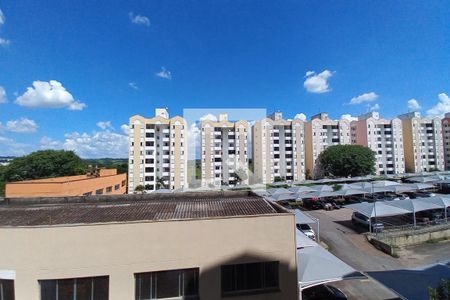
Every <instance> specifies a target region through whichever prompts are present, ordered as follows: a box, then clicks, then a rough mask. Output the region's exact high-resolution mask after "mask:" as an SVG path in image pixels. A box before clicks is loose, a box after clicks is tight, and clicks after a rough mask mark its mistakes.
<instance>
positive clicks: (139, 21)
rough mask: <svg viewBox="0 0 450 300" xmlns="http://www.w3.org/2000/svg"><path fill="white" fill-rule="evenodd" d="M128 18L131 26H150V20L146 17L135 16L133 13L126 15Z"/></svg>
mask: <svg viewBox="0 0 450 300" xmlns="http://www.w3.org/2000/svg"><path fill="white" fill-rule="evenodd" d="M128 16H129V17H130V21H131V23H133V24H138V25H144V26H147V27H148V26H150V19H149V18H148V17H146V16H141V15H135V14H134V13H133V12H130V13H128Z"/></svg>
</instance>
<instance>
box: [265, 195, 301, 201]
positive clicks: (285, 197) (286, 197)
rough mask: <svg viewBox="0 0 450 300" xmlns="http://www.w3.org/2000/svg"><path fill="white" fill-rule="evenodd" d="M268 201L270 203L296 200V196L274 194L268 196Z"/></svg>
mask: <svg viewBox="0 0 450 300" xmlns="http://www.w3.org/2000/svg"><path fill="white" fill-rule="evenodd" d="M269 199H270V200H272V201H282V200H296V199H297V195H296V194H293V193H291V194H275V195H271V196H269Z"/></svg>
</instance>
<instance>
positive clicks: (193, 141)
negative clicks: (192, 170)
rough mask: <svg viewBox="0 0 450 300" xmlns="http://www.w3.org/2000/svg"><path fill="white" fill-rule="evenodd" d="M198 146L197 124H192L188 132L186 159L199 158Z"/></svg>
mask: <svg viewBox="0 0 450 300" xmlns="http://www.w3.org/2000/svg"><path fill="white" fill-rule="evenodd" d="M200 145H201V143H200V127H199V125H198V123H197V122H194V123H192V124H191V126H190V127H189V132H188V159H196V158H199V157H200Z"/></svg>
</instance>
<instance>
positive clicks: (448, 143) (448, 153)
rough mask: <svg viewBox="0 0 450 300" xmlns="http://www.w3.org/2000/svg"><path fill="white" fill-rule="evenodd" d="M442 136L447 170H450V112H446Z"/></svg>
mask: <svg viewBox="0 0 450 300" xmlns="http://www.w3.org/2000/svg"><path fill="white" fill-rule="evenodd" d="M442 136H443V144H444V164H445V170H450V113H446V114H445V118H443V119H442Z"/></svg>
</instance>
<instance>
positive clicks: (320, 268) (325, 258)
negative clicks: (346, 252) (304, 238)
mask: <svg viewBox="0 0 450 300" xmlns="http://www.w3.org/2000/svg"><path fill="white" fill-rule="evenodd" d="M315 244H316V245H315V246H313V247H304V248H301V249H297V264H298V265H297V280H298V281H299V286H300V290H303V289H305V288H308V287H312V286H315V285H319V284H324V283H328V282H334V281H341V280H346V279H366V278H367V277H366V276H364V275H363V274H361V273H360V272H357V271H356V270H355V269H353V268H352V267H350V266H349V265H347V264H346V263H345V262H343V261H342V260H340V259H339V258H337V257H336V256H334V255H333V254H331V253H330V252H328V251H327V250H325V249H324V248H323V247H322V246H320V245H318V244H317V243H315Z"/></svg>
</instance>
